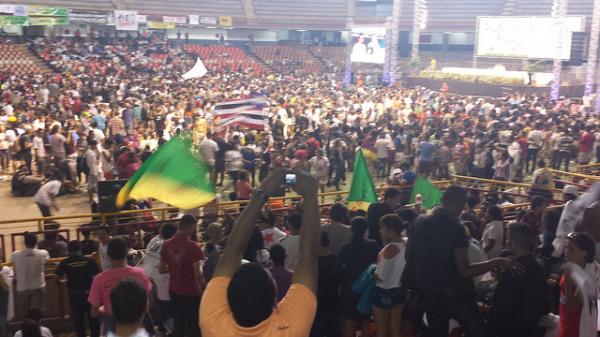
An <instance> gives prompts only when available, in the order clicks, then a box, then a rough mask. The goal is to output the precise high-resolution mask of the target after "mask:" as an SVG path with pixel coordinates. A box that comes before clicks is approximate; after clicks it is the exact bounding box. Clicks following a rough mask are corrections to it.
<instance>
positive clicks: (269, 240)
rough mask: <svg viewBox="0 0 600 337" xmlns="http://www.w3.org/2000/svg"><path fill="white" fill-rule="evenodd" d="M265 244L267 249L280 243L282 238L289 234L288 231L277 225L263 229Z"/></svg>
mask: <svg viewBox="0 0 600 337" xmlns="http://www.w3.org/2000/svg"><path fill="white" fill-rule="evenodd" d="M261 234H262V239H263V245H264V246H265V248H266V249H269V248H271V246H273V245H274V244H276V243H278V242H279V241H280V240H281V239H283V238H285V237H286V236H287V233H286V232H284V231H282V230H281V229H279V228H277V227H273V228H265V229H263V230H262V231H261Z"/></svg>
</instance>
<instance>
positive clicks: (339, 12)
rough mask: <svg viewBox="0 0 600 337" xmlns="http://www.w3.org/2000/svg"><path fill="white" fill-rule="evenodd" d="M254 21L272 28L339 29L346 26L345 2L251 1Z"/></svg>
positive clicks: (339, 0)
mask: <svg viewBox="0 0 600 337" xmlns="http://www.w3.org/2000/svg"><path fill="white" fill-rule="evenodd" d="M253 5H254V11H255V13H256V21H257V22H258V23H260V24H264V25H270V26H273V27H280V26H287V27H289V28H294V26H296V27H303V28H313V27H314V28H327V27H332V28H336V29H341V28H343V27H345V25H346V17H347V4H346V0H326V1H322V0H294V1H289V0H288V1H281V0H253Z"/></svg>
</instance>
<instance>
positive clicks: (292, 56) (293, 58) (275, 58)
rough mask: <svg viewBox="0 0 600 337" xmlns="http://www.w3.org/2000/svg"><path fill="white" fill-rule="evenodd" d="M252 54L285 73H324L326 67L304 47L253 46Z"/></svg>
mask: <svg viewBox="0 0 600 337" xmlns="http://www.w3.org/2000/svg"><path fill="white" fill-rule="evenodd" d="M252 52H253V53H254V54H256V56H258V57H259V58H261V59H262V60H263V61H265V63H267V64H269V65H270V66H272V67H273V68H275V69H276V70H279V71H282V72H284V73H287V72H293V71H300V72H303V73H315V72H322V71H324V68H325V67H324V65H323V64H322V63H321V62H320V61H319V60H318V59H316V58H315V57H314V56H313V55H312V54H311V53H310V51H309V50H308V48H307V47H304V46H277V45H259V46H253V47H252Z"/></svg>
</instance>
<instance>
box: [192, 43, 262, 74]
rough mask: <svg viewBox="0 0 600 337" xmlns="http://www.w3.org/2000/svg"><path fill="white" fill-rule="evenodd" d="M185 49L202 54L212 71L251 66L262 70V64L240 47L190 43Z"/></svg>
mask: <svg viewBox="0 0 600 337" xmlns="http://www.w3.org/2000/svg"><path fill="white" fill-rule="evenodd" d="M184 49H185V51H187V52H188V53H191V54H195V55H198V56H200V58H201V59H202V62H204V65H205V66H206V68H207V69H208V70H210V71H217V72H222V71H227V70H229V71H243V70H247V69H249V68H250V69H252V70H254V71H256V72H260V71H262V67H261V66H260V64H258V63H257V62H256V61H255V60H253V59H252V58H250V57H249V56H248V55H247V54H246V53H245V52H244V50H242V49H241V48H238V47H229V46H221V45H214V46H212V45H211V46H203V45H195V44H189V45H186V46H185V47H184Z"/></svg>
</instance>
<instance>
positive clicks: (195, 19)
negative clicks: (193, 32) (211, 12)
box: [189, 15, 200, 25]
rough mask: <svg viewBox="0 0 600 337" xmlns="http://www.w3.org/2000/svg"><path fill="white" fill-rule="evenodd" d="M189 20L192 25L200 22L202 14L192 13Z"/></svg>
mask: <svg viewBox="0 0 600 337" xmlns="http://www.w3.org/2000/svg"><path fill="white" fill-rule="evenodd" d="M189 20H190V25H198V24H200V16H198V15H190V16H189Z"/></svg>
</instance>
